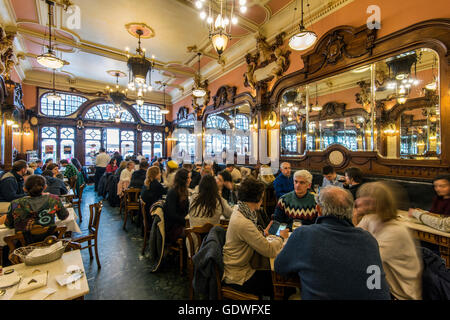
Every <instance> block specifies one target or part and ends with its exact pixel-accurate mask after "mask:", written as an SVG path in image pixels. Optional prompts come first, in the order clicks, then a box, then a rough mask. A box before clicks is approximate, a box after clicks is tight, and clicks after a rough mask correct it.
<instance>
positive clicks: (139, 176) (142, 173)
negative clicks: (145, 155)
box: [129, 160, 159, 189]
mask: <svg viewBox="0 0 450 320" xmlns="http://www.w3.org/2000/svg"><path fill="white" fill-rule="evenodd" d="M149 166H150V165H149V163H148V162H147V161H145V160H144V161H141V162H140V163H139V170H136V171H134V172H133V174H132V175H131V180H130V186H129V187H130V188H139V189H142V186H143V185H144V181H145V177H146V175H147V169H148V168H149ZM158 168H159V166H158Z"/></svg>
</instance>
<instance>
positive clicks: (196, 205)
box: [189, 174, 233, 227]
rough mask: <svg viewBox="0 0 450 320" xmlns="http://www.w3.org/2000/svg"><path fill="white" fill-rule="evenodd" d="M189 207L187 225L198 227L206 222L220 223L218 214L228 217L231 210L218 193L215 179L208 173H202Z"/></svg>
mask: <svg viewBox="0 0 450 320" xmlns="http://www.w3.org/2000/svg"><path fill="white" fill-rule="evenodd" d="M190 202H191V205H190V208H189V225H190V226H191V227H200V226H202V225H204V224H206V223H211V224H212V225H215V224H220V216H221V215H223V216H224V217H225V218H227V219H229V218H230V216H231V213H232V212H233V210H232V209H231V208H230V206H229V205H228V203H227V202H226V201H225V199H224V198H222V197H221V196H220V195H219V189H218V187H217V182H216V179H215V178H214V177H213V176H212V175H209V174H206V175H204V176H203V177H202V178H201V180H200V184H199V186H198V193H195V194H194V195H193V196H192V199H191V201H190Z"/></svg>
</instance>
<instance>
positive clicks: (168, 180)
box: [164, 160, 178, 189]
mask: <svg viewBox="0 0 450 320" xmlns="http://www.w3.org/2000/svg"><path fill="white" fill-rule="evenodd" d="M177 170H178V163H176V162H175V161H173V160H170V161H168V162H167V171H166V173H165V176H164V186H165V187H166V188H168V189H170V188H172V187H173V181H174V179H175V173H176V172H177Z"/></svg>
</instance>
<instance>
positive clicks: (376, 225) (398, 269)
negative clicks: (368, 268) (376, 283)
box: [354, 182, 422, 300]
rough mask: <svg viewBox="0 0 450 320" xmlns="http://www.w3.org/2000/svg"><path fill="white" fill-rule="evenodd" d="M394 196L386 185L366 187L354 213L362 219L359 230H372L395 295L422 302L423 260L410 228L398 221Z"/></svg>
mask: <svg viewBox="0 0 450 320" xmlns="http://www.w3.org/2000/svg"><path fill="white" fill-rule="evenodd" d="M393 195H394V193H393V192H392V190H391V189H390V188H389V187H388V186H387V185H385V184H383V183H382V182H371V183H366V184H364V185H362V186H361V187H360V188H359V190H358V193H357V199H356V201H355V212H354V214H355V215H356V217H357V220H358V217H362V219H361V221H360V222H359V223H358V225H357V227H359V228H362V229H364V230H367V231H369V232H370V233H371V234H372V235H373V236H374V238H375V239H376V240H377V242H378V246H379V248H380V256H381V260H382V262H383V270H384V272H385V273H386V281H387V282H388V284H389V287H390V291H391V294H392V295H393V296H394V297H395V298H396V299H399V300H420V299H422V276H421V275H422V261H421V259H422V258H421V255H420V254H419V253H418V252H417V249H416V243H415V241H414V239H413V237H412V235H411V233H410V231H409V230H408V228H407V227H405V226H404V225H402V224H401V223H400V222H399V221H397V220H396V217H397V206H396V203H395V199H394V196H393ZM355 222H357V221H355Z"/></svg>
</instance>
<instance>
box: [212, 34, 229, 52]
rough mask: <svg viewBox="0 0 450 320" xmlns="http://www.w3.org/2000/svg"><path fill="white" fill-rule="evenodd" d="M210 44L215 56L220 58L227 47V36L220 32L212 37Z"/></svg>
mask: <svg viewBox="0 0 450 320" xmlns="http://www.w3.org/2000/svg"><path fill="white" fill-rule="evenodd" d="M211 40H212V44H213V47H214V49H215V50H216V52H217V54H218V55H219V56H220V55H221V54H222V53H223V52H224V51H225V49H226V47H227V45H228V36H227V35H226V34H223V33H222V31H220V32H218V33H216V34H214V35H212V37H211Z"/></svg>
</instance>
